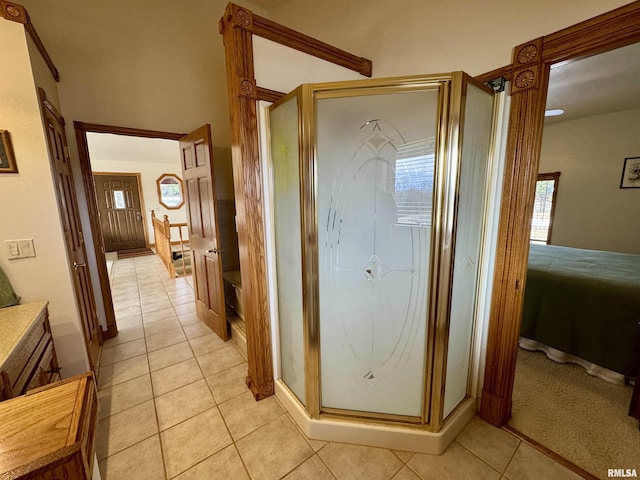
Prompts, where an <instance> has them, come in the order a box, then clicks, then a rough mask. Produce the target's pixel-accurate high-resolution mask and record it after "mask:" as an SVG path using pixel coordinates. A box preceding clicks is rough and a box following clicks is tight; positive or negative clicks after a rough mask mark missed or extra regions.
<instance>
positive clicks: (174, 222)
mask: <svg viewBox="0 0 640 480" xmlns="http://www.w3.org/2000/svg"><path fill="white" fill-rule="evenodd" d="M74 126H75V129H76V138H77V141H78V148H79V156H80V166H81V171H82V176H83V180H84V184H85V190H86V192H87V206H88V211H89V219H90V222H91V226H92V229H91V230H92V235H93V240H94V242H93V243H94V246H95V252H94V253H95V258H96V264H97V271H98V276H99V279H100V282H99V284H100V287H101V296H102V299H103V303H104V307H105V317H106V332H105V336H106V337H107V338H111V337H114V336H116V335H117V333H118V325H117V324H116V316H117V315H116V308H114V300H113V296H112V291H111V285H110V275H109V272H110V266H112V265H113V262H115V261H117V257H116V252H117V251H120V252H121V253H122V250H120V248H121V246H122V244H121V243H120V244H118V242H117V240H119V239H120V237H118V236H117V235H114V231H116V233H117V229H118V228H120V230H121V231H120V232H119V233H121V234H122V235H121V237H123V238H125V240H127V241H129V240H130V239H131V238H132V237H134V236H135V235H134V234H133V233H134V231H135V229H134V228H132V225H133V226H135V224H136V223H137V224H138V231H139V230H142V234H140V233H137V235H138V240H137V241H138V242H139V243H140V244H142V242H144V244H143V247H138V246H137V245H136V246H135V247H134V249H133V250H131V249H128V248H125V251H130V252H132V255H131V256H137V255H140V254H143V253H145V252H143V251H142V250H146V249H150V253H152V254H157V253H159V252H158V245H159V242H160V240H162V239H161V238H160V237H159V236H158V231H157V230H156V228H157V225H156V228H154V223H156V224H163V223H164V224H166V225H167V228H168V232H170V233H168V234H167V236H166V237H167V238H166V239H165V240H167V242H168V245H169V254H170V256H171V257H173V260H174V263H175V266H176V268H175V271H176V272H177V274H178V275H187V276H188V275H190V273H191V272H190V268H191V266H190V265H189V263H190V262H189V261H185V256H188V254H186V255H185V243H186V242H188V241H189V232H188V228H187V225H188V223H189V218H188V212H189V209H188V207H187V205H186V203H187V202H186V196H187V192H186V190H187V187H186V183H187V182H184V184H183V171H182V168H181V156H182V152H181V146H180V144H179V140H180V139H181V138H183V137H185V136H184V135H182V134H178V133H168V132H158V131H149V130H139V129H131V128H126V127H112V126H104V125H94V124H84V123H81V122H75V123H74ZM213 150H214V151H213V152H212V154H211V155H210V156H211V158H212V159H213V163H214V165H213V166H214V167H215V169H216V171H217V174H216V182H215V189H212V190H215V193H216V194H217V195H218V198H219V201H218V202H217V204H218V205H220V204H224V205H225V206H224V207H222V208H219V210H220V211H221V213H223V215H221V216H222V217H224V218H226V219H230V221H226V222H225V221H222V222H221V225H220V230H221V231H222V232H224V235H222V237H223V243H222V247H221V248H220V250H222V251H223V252H224V254H223V256H224V257H225V258H224V259H223V264H224V265H228V269H234V265H235V268H237V264H238V260H237V256H238V253H237V252H238V245H237V235H236V234H235V214H234V213H233V212H234V200H233V180H232V174H231V165H230V164H231V161H230V152H226V151H225V149H218V148H214V149H213ZM96 174H97V175H96ZM101 174H105V175H101ZM113 177H125V179H126V178H129V179H131V178H135V179H136V180H137V181H138V188H137V191H138V192H139V195H140V204H139V206H138V207H137V209H136V206H135V200H133V199H131V202H130V203H131V205H132V208H131V209H130V212H126V210H127V208H128V207H129V203H128V202H129V200H130V197H132V196H133V193H135V191H136V188H135V187H134V186H133V185H131V184H130V185H129V187H128V189H127V188H125V186H124V185H123V184H122V183H118V182H119V181H120V180H121V179H116V180H115V182H116V183H115V184H114V183H113V182H114V179H113ZM167 178H171V179H177V180H176V181H175V182H171V183H172V185H164V182H163V179H167ZM94 179H101V180H103V181H102V182H101V183H102V184H101V185H98V183H97V182H96V183H94ZM104 180H107V182H105V181H104ZM109 182H110V183H109ZM105 183H108V184H107V185H105ZM130 183H132V182H130ZM173 184H175V185H178V186H180V187H181V188H179V189H178V190H179V192H176V191H174V190H176V189H175V188H173V187H174V185H173ZM176 194H179V195H184V199H183V200H182V201H175V200H176V199H175V198H174V197H175V195H176ZM100 196H102V197H103V198H99V197H100ZM105 197H106V198H105ZM100 203H102V204H103V205H102V207H103V210H105V209H106V207H110V208H111V212H110V213H108V214H107V218H106V219H105V218H104V217H105V214H104V213H101V212H100V209H101V205H100ZM118 207H121V208H118ZM113 210H121V212H116V213H119V214H120V218H118V217H117V216H116V214H114V212H113ZM226 210H230V211H231V213H230V214H226ZM109 215H110V216H109ZM153 216H155V217H156V221H154V220H153V218H152V217H153ZM118 222H119V224H118ZM105 226H106V228H105ZM107 234H108V235H111V236H112V237H114V238H110V239H109V238H107ZM181 239H182V241H181ZM114 240H116V241H114ZM129 246H133V245H127V244H125V245H124V247H129ZM227 257H228V258H229V259H230V260H229V261H226V259H227ZM234 257H235V263H234V261H233V260H234ZM165 266H166V265H165ZM167 275H172V274H170V273H169V272H167ZM220 285H222V282H220ZM194 315H195V314H194ZM234 317H235V316H234V315H231V319H234ZM238 323H240V322H238ZM231 330H232V331H233V330H234V329H233V328H231ZM236 334H237V335H236V339H237V340H238V343H240V344H241V347H242V343H243V342H242V340H243V338H240V337H243V336H244V332H243V331H242V330H240V331H237V332H236Z"/></svg>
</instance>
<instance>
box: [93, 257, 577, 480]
mask: <svg viewBox="0 0 640 480" xmlns="http://www.w3.org/2000/svg"><path fill="white" fill-rule="evenodd" d="M111 279H112V292H113V300H114V306H115V309H116V316H117V323H118V328H119V330H120V334H119V335H118V336H117V337H116V338H114V339H110V340H108V341H107V342H106V343H105V345H104V347H103V352H102V365H101V367H100V370H99V372H98V397H99V401H100V413H99V422H98V432H97V437H96V451H97V455H98V460H99V467H100V472H101V475H102V479H103V480H114V479H115V480H128V479H135V480H146V479H149V480H161V479H173V478H176V479H178V480H187V479H222V480H225V479H231V480H241V479H255V480H269V479H280V478H283V479H287V480H294V479H295V480H306V479H313V480H316V479H317V480H323V479H338V480H343V479H344V480H350V479H354V480H359V479H366V480H377V479H380V480H383V479H385V480H386V479H396V480H411V479H425V480H426V479H437V480H446V479H456V480H459V479H488V480H492V479H496V480H498V479H509V480H527V479H532V480H533V479H535V480H539V479H545V480H549V479H559V480H561V479H577V478H580V477H579V476H578V475H576V474H575V473H573V472H570V471H569V470H567V469H566V468H564V467H563V466H561V465H560V464H558V463H556V462H554V461H553V460H551V459H550V458H548V457H546V456H544V455H543V454H541V453H539V452H538V451H537V450H535V449H533V448H531V447H530V446H528V445H526V444H524V443H521V442H520V441H519V440H518V439H517V438H516V437H514V436H512V435H511V434H510V433H508V432H506V431H504V430H499V429H497V428H495V427H493V426H491V425H489V424H487V423H485V422H483V421H482V420H480V419H478V418H475V419H474V420H472V422H471V423H470V424H469V425H468V426H467V427H466V429H465V430H464V431H463V432H462V433H461V434H460V435H459V436H458V438H457V439H456V440H455V441H454V442H453V443H452V444H451V446H450V447H449V448H448V449H447V450H446V451H445V452H444V454H442V455H441V456H432V455H424V454H415V453H411V452H401V451H392V450H387V449H383V448H373V447H367V446H363V445H349V444H340V443H333V442H323V441H317V440H312V439H309V438H307V437H306V436H304V435H303V434H301V433H300V431H299V430H298V429H297V428H296V426H295V424H294V423H293V421H292V420H291V418H290V417H289V415H288V414H287V413H286V412H285V411H284V410H283V408H282V407H281V406H280V404H279V403H278V401H277V400H276V399H275V398H274V397H270V398H267V399H265V400H263V401H261V402H255V401H254V400H253V398H252V396H251V394H250V393H249V392H248V390H247V389H246V387H245V385H244V378H245V376H246V369H247V366H246V361H245V359H244V358H243V356H242V355H241V353H240V352H239V350H238V349H237V348H236V347H235V345H233V344H232V343H231V342H228V343H224V342H222V341H221V340H220V339H219V338H218V337H216V336H215V335H214V334H213V333H211V332H210V331H209V330H208V329H207V328H206V327H204V326H202V325H201V324H200V323H199V322H198V320H197V319H196V316H195V314H194V304H193V290H192V285H191V279H190V278H178V279H169V277H168V275H167V274H166V272H165V271H164V267H163V266H162V264H160V262H159V260H158V259H157V258H156V257H155V256H149V257H138V258H133V259H126V260H118V261H116V262H114V264H113V266H112V268H111Z"/></svg>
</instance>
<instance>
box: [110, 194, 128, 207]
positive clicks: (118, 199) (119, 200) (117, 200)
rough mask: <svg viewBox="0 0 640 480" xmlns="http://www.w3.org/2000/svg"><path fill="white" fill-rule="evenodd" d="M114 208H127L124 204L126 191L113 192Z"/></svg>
mask: <svg viewBox="0 0 640 480" xmlns="http://www.w3.org/2000/svg"><path fill="white" fill-rule="evenodd" d="M113 206H114V208H116V209H122V208H127V207H126V204H125V202H124V191H123V190H114V191H113Z"/></svg>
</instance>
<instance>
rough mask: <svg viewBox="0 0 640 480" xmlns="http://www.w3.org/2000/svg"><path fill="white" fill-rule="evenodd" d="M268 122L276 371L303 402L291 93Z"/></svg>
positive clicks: (297, 180)
mask: <svg viewBox="0 0 640 480" xmlns="http://www.w3.org/2000/svg"><path fill="white" fill-rule="evenodd" d="M269 123H270V141H271V166H272V171H271V175H272V185H273V202H274V206H273V207H274V208H273V216H274V234H275V235H274V236H275V253H276V282H277V289H278V321H279V330H280V366H281V375H282V380H283V381H284V383H285V384H286V385H287V386H288V387H289V388H290V389H291V391H292V392H293V393H294V394H295V395H296V396H297V397H298V399H299V400H300V401H301V402H302V403H303V404H304V403H305V378H304V340H303V333H304V330H303V315H302V283H301V278H302V246H301V243H300V241H301V239H300V228H301V226H300V166H299V165H300V163H299V158H300V154H299V148H298V142H299V138H298V101H297V97H293V98H291V99H289V100H287V101H285V102H284V103H282V104H281V105H278V106H276V107H273V108H272V109H271V111H270V114H269Z"/></svg>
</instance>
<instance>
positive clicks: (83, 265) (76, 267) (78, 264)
mask: <svg viewBox="0 0 640 480" xmlns="http://www.w3.org/2000/svg"><path fill="white" fill-rule="evenodd" d="M85 266H86V264H84V263H76V262H73V268H75V269H76V270H77V269H78V268H80V267H85Z"/></svg>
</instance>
